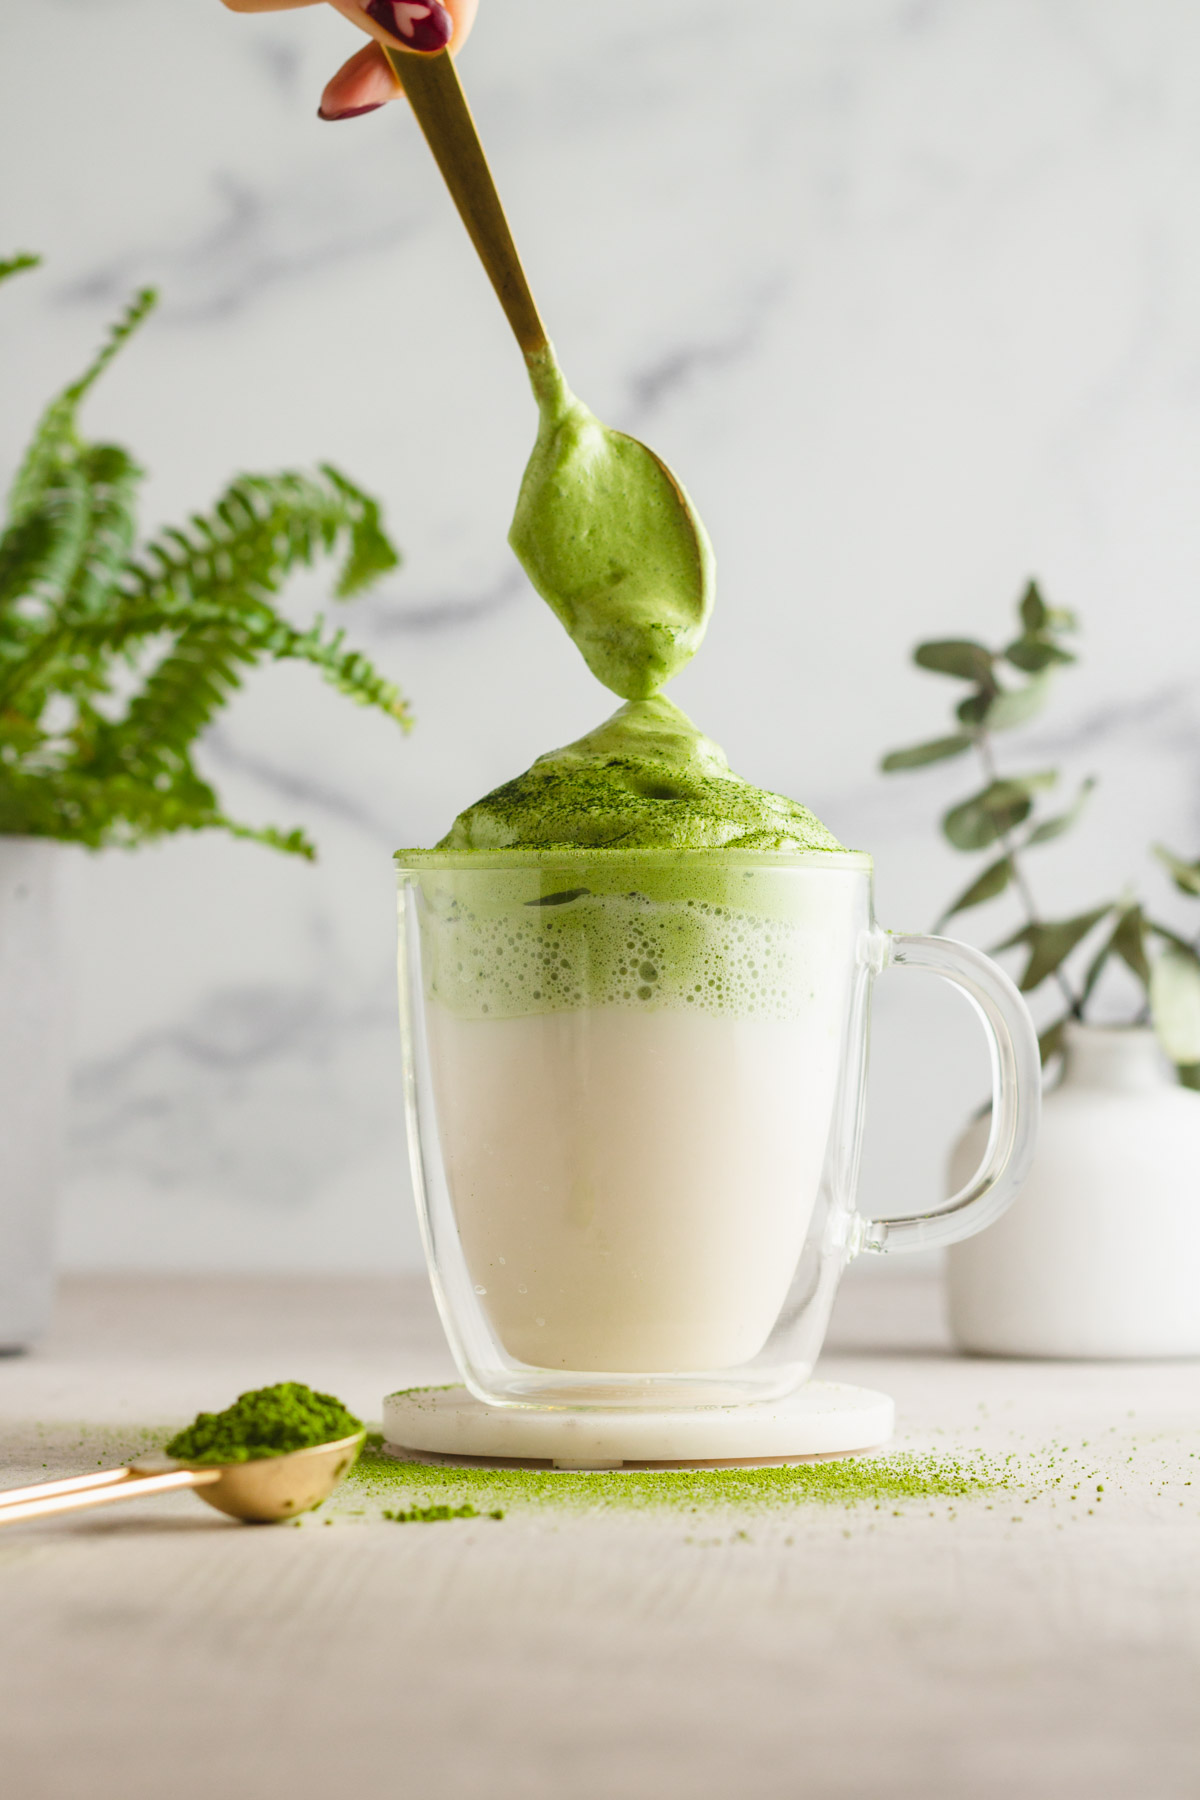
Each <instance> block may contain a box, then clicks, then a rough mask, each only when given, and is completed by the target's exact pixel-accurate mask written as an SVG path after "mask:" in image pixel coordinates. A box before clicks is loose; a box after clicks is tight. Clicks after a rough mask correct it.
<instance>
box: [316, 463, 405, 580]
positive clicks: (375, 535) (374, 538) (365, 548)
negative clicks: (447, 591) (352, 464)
mask: <svg viewBox="0 0 1200 1800" xmlns="http://www.w3.org/2000/svg"><path fill="white" fill-rule="evenodd" d="M321 473H322V475H324V476H325V478H326V480H327V481H329V482H330V483H331V485H332V486H333V487H334V488H335V489H336V490H337V492H338V493H339V494H341V495H342V497H343V498H344V499H345V501H346V503H347V508H348V513H349V521H350V554H349V556H348V557H347V558H346V561H345V563H344V564H343V565H342V572H341V574H340V575H339V576H338V580H337V586H336V587H335V588H334V590H333V591H334V593H335V595H336V596H337V598H338V599H339V600H349V599H350V598H352V596H353V595H355V594H360V593H362V592H363V590H364V589H365V588H368V587H372V586H373V585H374V583H375V582H377V581H378V580H379V578H380V577H381V576H382V575H387V574H390V572H391V571H392V570H393V569H396V568H399V566H400V555H399V552H398V551H397V550H396V548H395V545H394V544H393V543H392V542H391V539H390V538H389V537H388V536H387V534H386V532H385V531H384V529H383V527H382V525H381V524H380V519H379V506H378V503H377V502H376V501H374V500H372V498H371V496H370V495H369V494H364V493H363V492H362V489H361V488H357V487H355V486H354V483H353V482H352V481H348V480H347V479H346V477H345V476H344V475H343V474H342V473H341V471H340V470H339V469H335V468H334V466H333V464H332V463H322V464H321Z"/></svg>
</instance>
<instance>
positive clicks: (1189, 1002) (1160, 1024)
mask: <svg viewBox="0 0 1200 1800" xmlns="http://www.w3.org/2000/svg"><path fill="white" fill-rule="evenodd" d="M1150 1014H1151V1017H1152V1018H1153V1020H1154V1029H1155V1031H1157V1033H1158V1038H1159V1042H1160V1043H1161V1045H1162V1047H1163V1049H1164V1050H1165V1051H1166V1053H1167V1055H1168V1056H1169V1057H1170V1059H1171V1061H1172V1062H1173V1063H1178V1064H1181V1065H1182V1066H1183V1067H1186V1068H1191V1067H1193V1066H1195V1065H1196V1064H1200V961H1198V960H1197V958H1196V956H1195V954H1194V953H1193V952H1192V951H1190V950H1180V949H1177V948H1176V947H1175V946H1174V945H1171V946H1169V947H1168V948H1167V949H1166V950H1164V951H1163V953H1162V955H1161V956H1156V957H1155V959H1154V963H1153V966H1152V968H1151V971H1150Z"/></svg>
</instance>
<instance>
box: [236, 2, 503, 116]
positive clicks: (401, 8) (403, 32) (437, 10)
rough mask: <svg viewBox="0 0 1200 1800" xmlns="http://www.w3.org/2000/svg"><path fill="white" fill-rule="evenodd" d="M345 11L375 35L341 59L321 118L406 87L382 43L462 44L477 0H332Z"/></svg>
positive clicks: (245, 6) (369, 108) (247, 9)
mask: <svg viewBox="0 0 1200 1800" xmlns="http://www.w3.org/2000/svg"><path fill="white" fill-rule="evenodd" d="M319 3H320V0H224V4H225V5H226V6H227V7H228V8H229V10H230V12H240V13H260V12H286V11H290V10H291V8H292V7H294V6H315V5H317V4H319ZM329 3H330V5H331V6H333V7H334V9H335V10H336V11H337V12H340V13H341V15H342V17H343V18H345V19H349V20H350V22H351V24H352V25H357V26H358V28H359V30H360V31H365V32H366V33H367V34H368V36H370V37H371V38H373V39H374V42H373V43H370V44H364V45H363V48H362V49H361V50H359V51H358V52H357V53H356V54H355V55H354V56H352V57H351V58H350V61H349V62H346V63H343V64H342V66H341V68H340V69H339V70H338V72H337V74H336V75H335V76H334V77H333V80H332V81H330V82H329V84H328V86H327V87H326V89H325V92H324V93H323V94H322V95H321V105H320V107H319V109H318V113H317V116H318V118H322V119H329V120H334V119H356V118H358V116H359V115H360V114H361V113H369V112H375V111H376V109H377V108H378V107H381V106H385V105H386V104H387V102H388V101H389V100H394V99H395V98H396V97H397V95H398V94H399V93H400V92H401V91H402V90H401V87H400V83H399V82H398V81H397V79H396V77H395V76H394V75H393V74H392V66H391V64H390V63H389V62H388V60H387V57H386V56H385V55H384V54H383V51H382V49H381V48H380V46H381V45H383V44H396V45H399V46H400V47H401V48H402V49H408V50H426V51H432V50H440V49H441V48H442V47H443V45H445V44H446V43H449V44H450V47H451V49H452V50H454V51H458V50H460V49H461V48H462V46H463V44H464V43H465V42H466V39H467V37H468V34H469V33H470V30H471V26H472V25H473V24H474V23H475V12H476V9H477V7H478V5H479V0H443V3H441V4H439V0H362V4H359V0H329Z"/></svg>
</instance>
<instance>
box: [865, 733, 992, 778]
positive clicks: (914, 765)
mask: <svg viewBox="0 0 1200 1800" xmlns="http://www.w3.org/2000/svg"><path fill="white" fill-rule="evenodd" d="M974 742H975V739H974V737H973V736H972V735H971V733H970V732H967V731H958V732H956V733H955V734H954V736H953V737H943V738H933V739H931V741H930V742H929V743H927V744H913V745H911V746H910V747H909V749H907V750H892V751H889V753H888V755H887V756H885V757H884V759H883V761H882V762H881V763H880V765H879V767H880V768H881V769H882V770H883V772H884V774H885V775H890V774H891V773H892V771H893V770H895V769H920V768H923V767H924V765H925V764H926V763H934V762H943V761H945V759H946V758H947V757H951V756H961V755H962V754H963V752H964V751H965V750H969V749H970V748H971V746H972V744H973V743H974Z"/></svg>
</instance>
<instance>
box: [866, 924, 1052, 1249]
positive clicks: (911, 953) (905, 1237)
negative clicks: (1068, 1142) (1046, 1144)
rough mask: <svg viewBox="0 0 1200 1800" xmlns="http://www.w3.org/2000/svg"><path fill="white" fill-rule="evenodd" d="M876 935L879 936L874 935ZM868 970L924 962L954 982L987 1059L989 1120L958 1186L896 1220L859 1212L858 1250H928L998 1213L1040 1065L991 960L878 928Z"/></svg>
mask: <svg viewBox="0 0 1200 1800" xmlns="http://www.w3.org/2000/svg"><path fill="white" fill-rule="evenodd" d="M880 940H882V941H880ZM871 948H872V950H873V951H874V952H875V954H874V955H873V957H872V959H871V960H872V962H873V964H874V969H875V972H876V973H878V972H880V971H881V970H883V969H886V968H888V967H889V966H890V965H892V964H897V965H899V967H901V968H907V969H927V970H928V971H929V972H930V973H932V974H934V975H940V976H941V977H942V980H943V981H948V982H949V983H950V984H951V986H952V987H956V988H959V989H961V991H962V992H963V993H964V994H965V995H966V997H967V999H968V1000H969V1001H970V1002H971V1005H972V1006H973V1007H974V1009H975V1011H976V1012H977V1013H978V1015H979V1019H980V1022H981V1024H982V1025H983V1030H984V1036H985V1037H986V1038H987V1041H988V1050H989V1053H990V1058H991V1065H992V1126H991V1130H990V1131H989V1133H988V1141H987V1149H986V1150H985V1151H984V1153H983V1161H982V1162H981V1163H980V1165H979V1167H978V1168H977V1169H976V1171H975V1173H974V1175H973V1176H972V1177H971V1179H970V1181H968V1182H967V1184H966V1186H965V1187H963V1188H960V1189H959V1191H958V1193H957V1194H954V1195H953V1196H952V1197H951V1198H950V1199H949V1200H946V1201H943V1203H942V1205H941V1206H936V1207H931V1208H930V1210H929V1211H928V1212H923V1213H910V1214H907V1215H905V1216H904V1217H901V1218H897V1219H864V1218H862V1217H859V1218H858V1219H857V1220H856V1222H855V1228H854V1230H853V1233H852V1238H851V1242H852V1246H853V1249H852V1254H855V1253H857V1252H858V1251H859V1250H873V1251H876V1252H891V1251H894V1250H935V1249H940V1248H941V1247H942V1246H943V1245H944V1244H955V1243H957V1242H958V1240H959V1239H960V1238H965V1237H970V1236H971V1235H972V1234H973V1233H974V1232H976V1231H982V1230H983V1228H984V1226H985V1225H991V1224H992V1223H993V1222H994V1221H995V1220H996V1219H998V1218H999V1217H1000V1215H1001V1213H1002V1212H1003V1211H1004V1210H1005V1208H1006V1207H1007V1206H1008V1204H1009V1202H1010V1201H1011V1200H1012V1199H1013V1197H1014V1196H1015V1194H1016V1192H1017V1189H1018V1188H1019V1187H1020V1185H1021V1183H1022V1182H1023V1181H1024V1179H1025V1177H1026V1175H1027V1174H1028V1173H1029V1165H1030V1163H1031V1162H1032V1161H1033V1152H1034V1146H1035V1144H1036V1141H1037V1129H1038V1120H1039V1118H1040V1116H1041V1108H1042V1067H1041V1057H1040V1055H1039V1053H1038V1041H1037V1033H1036V1031H1035V1030H1034V1025H1033V1020H1032V1019H1031V1018H1030V1016H1029V1008H1028V1007H1027V1006H1026V1004H1025V1002H1024V1000H1023V999H1022V998H1021V995H1020V994H1019V993H1018V992H1017V989H1016V987H1015V986H1014V985H1013V983H1012V982H1011V981H1010V980H1009V978H1008V976H1007V975H1006V974H1005V973H1004V970H1003V969H1002V968H1001V967H1000V966H999V964H998V963H994V962H993V961H992V960H991V958H990V957H988V956H984V955H983V953H982V951H979V950H976V949H974V948H973V947H972V946H971V945H970V944H960V943H958V942H957V941H956V940H955V939H953V938H942V937H916V936H910V935H908V934H907V933H904V932H896V933H895V934H894V935H893V934H892V933H890V932H880V933H878V934H877V935H876V941H875V943H874V944H873V945H872V947H871Z"/></svg>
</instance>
